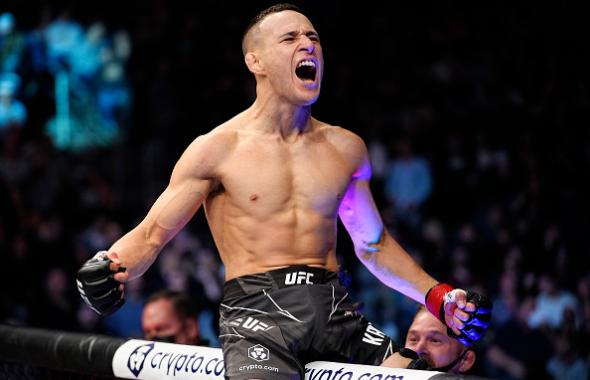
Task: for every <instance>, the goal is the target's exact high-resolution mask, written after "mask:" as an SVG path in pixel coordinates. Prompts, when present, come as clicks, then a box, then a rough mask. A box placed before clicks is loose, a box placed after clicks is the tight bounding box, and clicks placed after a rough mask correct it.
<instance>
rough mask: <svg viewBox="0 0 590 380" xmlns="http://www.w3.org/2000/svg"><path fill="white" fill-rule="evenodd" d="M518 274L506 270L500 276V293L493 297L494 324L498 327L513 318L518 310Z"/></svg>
mask: <svg viewBox="0 0 590 380" xmlns="http://www.w3.org/2000/svg"><path fill="white" fill-rule="evenodd" d="M518 290H519V289H518V274H517V273H516V272H515V271H511V270H505V271H504V272H503V273H502V274H500V277H499V278H498V294H496V295H495V296H494V297H492V302H493V304H494V312H493V313H492V325H493V326H495V327H496V328H498V327H500V326H502V325H503V324H505V323H506V322H508V321H509V320H511V319H512V318H513V317H514V315H515V314H516V312H517V310H518V296H517V294H518Z"/></svg>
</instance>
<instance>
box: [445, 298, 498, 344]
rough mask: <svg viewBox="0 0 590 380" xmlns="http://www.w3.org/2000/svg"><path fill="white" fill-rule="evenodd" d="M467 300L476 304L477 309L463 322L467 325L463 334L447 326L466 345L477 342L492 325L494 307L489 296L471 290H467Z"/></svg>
mask: <svg viewBox="0 0 590 380" xmlns="http://www.w3.org/2000/svg"><path fill="white" fill-rule="evenodd" d="M467 302H471V303H472V304H474V305H475V310H474V311H473V312H471V313H470V317H469V319H468V320H467V321H465V322H463V323H465V327H463V328H462V329H461V330H460V331H461V334H459V335H457V334H455V333H454V332H453V330H451V329H450V328H449V327H447V333H448V335H449V336H452V337H454V338H455V339H457V340H458V341H459V342H461V343H462V344H463V345H464V346H466V347H468V346H470V345H472V344H473V343H475V342H476V341H477V340H479V338H481V337H482V336H483V334H485V332H486V330H487V329H488V326H489V325H490V320H491V318H492V307H493V306H492V301H491V300H490V299H489V298H488V297H486V296H484V295H482V294H478V293H474V292H472V291H470V290H468V291H467Z"/></svg>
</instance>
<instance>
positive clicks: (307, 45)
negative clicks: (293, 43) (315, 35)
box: [301, 36, 315, 54]
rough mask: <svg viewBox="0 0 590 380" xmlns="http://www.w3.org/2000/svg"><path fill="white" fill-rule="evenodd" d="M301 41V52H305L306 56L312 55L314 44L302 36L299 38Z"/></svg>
mask: <svg viewBox="0 0 590 380" xmlns="http://www.w3.org/2000/svg"><path fill="white" fill-rule="evenodd" d="M301 39H302V41H301V50H307V53H308V54H311V53H313V51H314V50H315V44H314V42H313V41H312V40H311V39H310V38H309V37H307V36H303V37H301Z"/></svg>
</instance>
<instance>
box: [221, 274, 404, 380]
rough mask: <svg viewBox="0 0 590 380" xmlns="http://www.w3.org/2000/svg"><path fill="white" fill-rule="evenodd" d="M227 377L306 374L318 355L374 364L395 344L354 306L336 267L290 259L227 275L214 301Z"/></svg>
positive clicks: (332, 359)
mask: <svg viewBox="0 0 590 380" xmlns="http://www.w3.org/2000/svg"><path fill="white" fill-rule="evenodd" d="M220 308H221V309H220V315H221V318H220V321H219V323H220V335H219V338H220V341H221V344H222V347H223V356H224V360H225V376H226V379H232V380H234V379H285V380H286V379H304V373H305V364H306V363H309V362H312V361H316V360H326V361H337V362H345V363H357V364H369V365H379V364H381V362H382V361H383V360H384V359H385V358H386V357H388V356H389V355H391V354H392V353H393V352H394V351H397V349H398V347H397V345H395V343H393V342H392V341H391V339H390V338H389V337H387V336H386V335H385V334H384V333H383V332H381V331H380V330H378V329H377V328H375V327H374V326H373V325H371V324H370V323H369V322H368V320H367V319H366V318H365V317H364V316H363V315H362V314H360V313H359V312H358V311H357V310H356V309H355V306H354V305H353V303H352V301H351V300H350V297H349V296H348V293H347V290H346V288H345V287H344V286H342V285H341V284H340V283H339V280H338V273H335V272H330V271H327V270H325V269H320V268H312V267H307V266H292V267H288V268H283V269H279V270H274V271H271V272H267V273H260V274H255V275H249V276H244V277H239V278H236V279H233V280H230V281H228V282H226V283H225V285H224V296H223V300H222V302H221V306H220Z"/></svg>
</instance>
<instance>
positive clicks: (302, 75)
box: [295, 59, 317, 81]
mask: <svg viewBox="0 0 590 380" xmlns="http://www.w3.org/2000/svg"><path fill="white" fill-rule="evenodd" d="M316 74H317V68H316V65H315V62H314V61H312V60H311V59H306V60H303V61H301V62H299V64H297V67H296V68H295V75H297V78H299V79H301V80H303V81H315V78H316Z"/></svg>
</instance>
